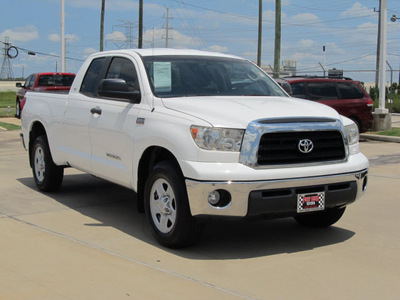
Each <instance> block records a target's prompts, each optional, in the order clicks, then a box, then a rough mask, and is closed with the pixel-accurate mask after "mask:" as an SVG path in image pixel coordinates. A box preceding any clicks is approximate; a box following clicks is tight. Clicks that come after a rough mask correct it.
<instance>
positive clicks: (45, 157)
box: [31, 136, 64, 192]
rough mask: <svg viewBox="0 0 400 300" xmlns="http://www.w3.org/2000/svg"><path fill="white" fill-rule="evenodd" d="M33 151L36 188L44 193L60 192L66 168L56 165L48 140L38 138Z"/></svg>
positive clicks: (42, 137) (33, 171)
mask: <svg viewBox="0 0 400 300" xmlns="http://www.w3.org/2000/svg"><path fill="white" fill-rule="evenodd" d="M31 151H32V152H31V159H32V173H33V178H34V179H35V184H36V186H37V187H38V188H39V190H41V191H44V192H53V191H56V190H58V189H59V188H60V186H61V183H62V180H63V176H64V168H63V167H59V166H56V165H55V164H54V162H53V159H52V157H51V153H50V148H49V144H48V142H47V138H46V137H45V136H39V137H37V138H36V140H35V141H34V143H33V146H32V149H31Z"/></svg>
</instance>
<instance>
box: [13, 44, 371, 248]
mask: <svg viewBox="0 0 400 300" xmlns="http://www.w3.org/2000/svg"><path fill="white" fill-rule="evenodd" d="M26 98H27V101H26V105H25V108H24V110H23V115H22V133H21V136H22V139H23V143H24V147H25V148H26V149H27V150H28V151H29V160H30V165H31V167H32V170H33V177H34V180H35V182H36V185H37V187H38V188H39V189H40V190H42V191H54V190H57V189H58V188H59V187H60V185H61V182H62V179H63V170H64V168H65V167H73V168H76V169H79V170H81V171H84V172H87V173H90V174H93V175H95V176H97V177H100V178H103V179H106V180H109V181H111V182H114V183H116V184H119V185H122V186H125V187H128V188H131V189H133V190H134V191H135V192H136V193H137V203H138V208H139V209H140V210H141V211H145V212H146V215H147V217H148V220H149V222H150V225H151V228H152V232H153V234H154V236H155V238H156V239H157V240H158V242H160V243H161V244H163V245H165V246H168V247H182V246H186V245H188V244H190V243H192V242H193V241H194V240H195V239H196V236H197V233H198V232H199V227H200V225H201V224H203V223H204V221H206V220H207V218H209V217H255V216H267V217H294V218H295V219H296V220H297V221H298V222H299V223H300V224H303V225H307V226H314V227H323V226H329V225H332V224H334V223H335V222H337V221H338V220H339V219H340V218H341V216H342V214H343V212H344V210H345V208H346V206H347V205H348V204H350V203H352V202H354V201H355V200H356V199H358V198H359V197H360V196H362V195H363V194H364V192H365V190H366V187H367V173H368V168H369V163H368V160H367V158H366V157H365V156H364V155H363V154H362V153H360V150H359V143H358V129H357V126H356V125H355V124H354V123H353V122H352V121H351V120H349V119H347V118H345V117H342V116H340V115H338V114H337V113H336V111H334V110H333V109H331V108H329V107H328V106H325V105H322V104H317V103H313V102H312V101H308V100H301V99H294V98H291V97H289V96H288V95H287V94H286V93H285V91H284V90H283V89H282V88H280V87H279V86H278V85H277V84H276V83H275V81H273V80H272V79H271V78H270V77H269V76H268V75H267V74H266V73H265V72H263V71H262V70H261V69H259V68H258V67H257V66H256V65H254V64H253V63H251V62H249V61H247V60H245V59H242V58H239V57H236V56H231V55H224V54H218V53H210V52H201V51H195V50H172V49H144V50H143V49H142V50H120V51H109V52H101V53H97V54H94V55H91V56H90V57H89V58H88V59H87V60H86V61H85V62H84V64H83V65H82V67H81V69H80V70H79V72H78V74H77V76H76V78H75V80H74V82H73V84H72V86H71V89H70V92H69V94H68V95H63V94H55V93H54V94H52V93H28V94H27V95H26Z"/></svg>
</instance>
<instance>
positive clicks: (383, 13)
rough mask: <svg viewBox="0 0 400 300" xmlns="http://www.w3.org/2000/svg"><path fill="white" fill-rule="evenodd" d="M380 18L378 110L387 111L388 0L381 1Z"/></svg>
mask: <svg viewBox="0 0 400 300" xmlns="http://www.w3.org/2000/svg"><path fill="white" fill-rule="evenodd" d="M379 19H380V20H381V28H380V35H381V36H380V43H379V48H380V57H379V109H377V110H376V112H378V111H379V112H381V113H384V112H386V113H387V109H385V96H386V94H385V92H386V91H385V90H386V89H385V87H386V40H387V20H386V19H387V0H381V1H380V10H379Z"/></svg>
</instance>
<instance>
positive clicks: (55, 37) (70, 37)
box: [47, 33, 80, 43]
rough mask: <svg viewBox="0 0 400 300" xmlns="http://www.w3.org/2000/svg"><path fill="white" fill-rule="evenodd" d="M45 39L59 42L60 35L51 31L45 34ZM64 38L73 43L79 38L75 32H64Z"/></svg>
mask: <svg viewBox="0 0 400 300" xmlns="http://www.w3.org/2000/svg"><path fill="white" fill-rule="evenodd" d="M47 39H48V40H49V41H51V42H55V43H59V42H60V41H61V38H60V35H59V34H58V33H52V34H49V35H48V36H47ZM65 39H66V40H67V42H69V43H73V42H76V41H79V40H80V38H79V37H78V36H76V35H75V34H66V35H65Z"/></svg>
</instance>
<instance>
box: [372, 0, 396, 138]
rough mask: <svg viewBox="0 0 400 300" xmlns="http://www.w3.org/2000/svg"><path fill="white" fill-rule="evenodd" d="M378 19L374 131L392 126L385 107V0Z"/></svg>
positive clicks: (382, 2)
mask: <svg viewBox="0 0 400 300" xmlns="http://www.w3.org/2000/svg"><path fill="white" fill-rule="evenodd" d="M379 19H380V20H381V28H380V41H379V48H380V56H379V108H376V109H375V111H374V113H373V114H372V115H373V117H374V126H373V130H374V131H382V130H388V129H390V128H391V127H392V119H391V115H390V114H389V110H388V109H386V108H385V100H386V41H387V0H381V1H380V10H379Z"/></svg>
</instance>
